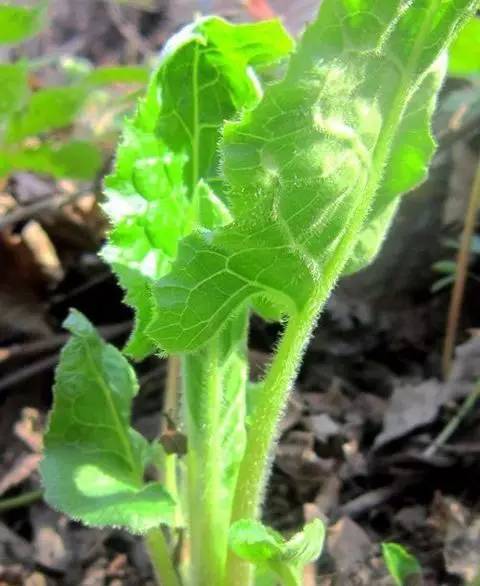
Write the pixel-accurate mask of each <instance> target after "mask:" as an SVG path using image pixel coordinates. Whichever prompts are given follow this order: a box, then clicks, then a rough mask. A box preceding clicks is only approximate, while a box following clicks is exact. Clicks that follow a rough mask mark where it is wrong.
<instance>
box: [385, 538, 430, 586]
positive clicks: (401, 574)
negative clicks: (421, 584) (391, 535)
mask: <svg viewBox="0 0 480 586" xmlns="http://www.w3.org/2000/svg"><path fill="white" fill-rule="evenodd" d="M382 554H383V559H384V561H385V565H386V566H387V568H388V571H389V572H390V575H391V576H392V578H393V580H394V581H395V584H396V585H397V586H407V585H408V579H409V578H411V577H412V576H413V575H415V574H420V575H421V573H422V568H421V566H420V564H419V562H418V560H417V559H416V558H415V557H414V556H413V555H411V554H410V553H408V551H407V550H406V549H405V548H404V547H402V546H401V545H399V544H398V543H382Z"/></svg>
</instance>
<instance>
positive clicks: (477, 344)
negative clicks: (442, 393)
mask: <svg viewBox="0 0 480 586" xmlns="http://www.w3.org/2000/svg"><path fill="white" fill-rule="evenodd" d="M478 379H480V336H473V337H472V338H471V339H470V340H468V341H467V342H465V343H464V344H461V345H460V346H458V347H457V349H456V350H455V360H454V362H453V365H452V369H451V372H450V376H449V378H448V382H447V390H448V398H449V399H461V398H463V397H466V396H467V395H469V394H470V393H471V392H472V390H473V387H474V386H475V384H476V382H477V381H478Z"/></svg>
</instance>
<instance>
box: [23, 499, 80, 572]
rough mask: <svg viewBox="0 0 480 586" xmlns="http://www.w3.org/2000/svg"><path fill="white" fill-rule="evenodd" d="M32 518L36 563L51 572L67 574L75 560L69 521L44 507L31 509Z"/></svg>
mask: <svg viewBox="0 0 480 586" xmlns="http://www.w3.org/2000/svg"><path fill="white" fill-rule="evenodd" d="M30 518H31V520H32V525H33V557H34V559H35V561H36V562H37V563H38V564H40V565H41V566H43V567H44V568H48V569H49V570H53V571H55V572H62V573H63V572H66V571H67V569H68V567H69V564H70V563H71V561H72V558H73V549H72V545H73V544H72V543H71V540H70V534H69V531H68V521H67V519H66V518H65V517H63V516H61V515H59V514H58V513H56V512H55V511H52V510H50V509H47V508H46V507H44V506H33V507H31V509H30Z"/></svg>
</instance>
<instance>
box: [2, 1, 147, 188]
mask: <svg viewBox="0 0 480 586" xmlns="http://www.w3.org/2000/svg"><path fill="white" fill-rule="evenodd" d="M47 9H48V1H47V0H42V1H40V2H39V3H38V5H37V6H35V7H33V8H27V7H22V6H15V5H11V4H1V5H0V46H1V45H12V44H18V43H21V42H23V41H25V40H27V39H28V38H30V37H32V36H33V35H35V34H37V33H38V32H39V31H40V30H41V29H42V27H43V26H44V24H45V22H46V20H47ZM49 64H51V61H50V60H49V59H48V58H45V59H40V60H38V61H34V60H28V59H25V58H23V59H20V60H18V61H15V62H13V63H0V84H1V86H2V95H1V96H0V177H2V176H7V175H8V174H9V173H11V172H12V171H17V170H23V169H25V170H29V171H33V172H38V173H47V174H50V175H53V176H55V177H72V178H75V179H92V178H93V177H95V176H96V174H97V173H98V171H99V170H100V167H101V165H102V152H101V149H100V148H99V145H98V142H99V141H98V140H96V137H94V136H91V134H92V133H91V132H90V133H89V134H90V135H87V136H82V137H80V138H75V137H74V138H68V137H65V136H62V135H59V134H58V133H59V131H62V130H64V129H65V128H68V127H70V126H71V125H73V124H74V122H75V121H76V120H77V119H78V117H79V115H80V113H81V112H82V110H83V109H84V107H85V105H86V104H87V100H91V98H92V94H93V95H96V96H97V97H98V96H99V92H100V89H99V88H102V87H106V86H108V85H111V84H114V83H128V84H131V83H134V84H141V85H142V86H143V85H145V83H146V82H147V80H148V72H147V69H146V68H145V67H142V66H134V67H133V66H130V67H127V66H114V67H99V68H97V69H94V68H92V66H91V65H90V64H89V63H88V62H80V61H79V60H77V61H76V62H74V61H73V60H72V59H60V60H59V63H58V65H59V66H60V69H61V70H63V73H64V76H65V77H67V78H69V79H68V83H66V84H65V85H58V86H49V87H40V88H37V89H36V90H35V91H32V89H31V83H30V80H31V77H32V76H33V74H34V72H36V71H37V70H38V69H39V68H41V67H42V66H43V65H49ZM83 134H86V133H85V132H84V133H83Z"/></svg>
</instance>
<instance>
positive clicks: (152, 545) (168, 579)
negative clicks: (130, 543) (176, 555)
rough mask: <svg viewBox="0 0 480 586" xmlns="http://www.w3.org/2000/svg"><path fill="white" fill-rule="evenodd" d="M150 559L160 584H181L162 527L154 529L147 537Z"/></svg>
mask: <svg viewBox="0 0 480 586" xmlns="http://www.w3.org/2000/svg"><path fill="white" fill-rule="evenodd" d="M145 543H146V546H147V550H148V553H149V555H150V560H151V562H152V565H153V570H154V572H155V578H156V580H157V583H158V585H159V586H181V583H180V579H179V577H178V575H177V572H176V571H175V568H174V566H173V563H172V560H171V557H170V551H169V548H168V545H167V542H166V539H165V535H164V533H163V530H162V529H152V530H151V531H149V532H148V534H147V535H146V537H145Z"/></svg>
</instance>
